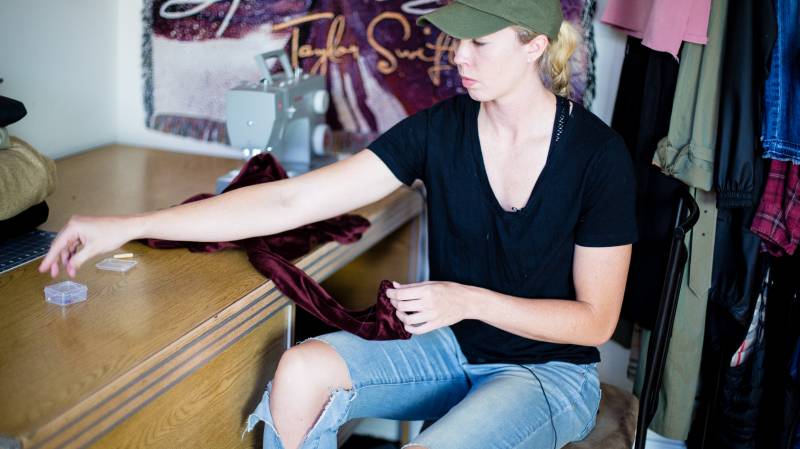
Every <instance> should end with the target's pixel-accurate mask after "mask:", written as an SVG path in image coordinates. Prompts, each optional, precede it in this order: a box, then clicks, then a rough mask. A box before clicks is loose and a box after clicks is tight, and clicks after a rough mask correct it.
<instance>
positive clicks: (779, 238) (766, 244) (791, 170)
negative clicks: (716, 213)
mask: <svg viewBox="0 0 800 449" xmlns="http://www.w3.org/2000/svg"><path fill="white" fill-rule="evenodd" d="M750 230H751V231H753V232H754V233H755V234H756V235H758V236H759V237H761V238H762V239H763V242H762V248H763V249H764V250H765V251H767V252H769V253H770V254H772V255H773V256H782V255H785V254H789V255H792V254H794V252H795V250H796V249H797V245H798V243H800V165H796V164H793V163H791V162H786V161H778V160H771V161H770V162H769V174H768V175H767V183H766V185H765V187H764V194H763V195H762V197H761V203H760V204H759V205H758V210H757V211H756V215H755V217H754V218H753V223H752V225H750Z"/></svg>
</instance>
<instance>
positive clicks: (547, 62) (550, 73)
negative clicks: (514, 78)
mask: <svg viewBox="0 0 800 449" xmlns="http://www.w3.org/2000/svg"><path fill="white" fill-rule="evenodd" d="M514 29H515V31H516V32H517V38H519V40H520V42H522V43H523V44H527V43H528V42H530V41H532V40H533V39H534V38H535V37H536V36H538V35H540V34H541V33H537V32H535V31H531V30H529V29H527V28H525V27H522V26H519V25H517V26H514ZM581 40H582V37H581V34H580V33H579V32H578V30H577V29H575V27H574V26H573V25H572V24H571V23H569V22H568V21H566V20H564V21H562V22H561V27H560V28H559V29H558V37H557V38H556V40H555V41H551V42H550V45H548V46H547V49H545V51H544V54H542V57H541V58H540V59H539V75H540V76H541V78H542V81H543V82H544V83H545V85H547V86H549V87H550V90H551V91H553V93H554V94H556V95H561V96H564V97H568V96H569V94H570V91H571V89H570V85H569V79H570V68H569V59H570V58H571V57H572V54H573V53H574V52H575V49H576V48H577V47H578V44H580V43H581Z"/></svg>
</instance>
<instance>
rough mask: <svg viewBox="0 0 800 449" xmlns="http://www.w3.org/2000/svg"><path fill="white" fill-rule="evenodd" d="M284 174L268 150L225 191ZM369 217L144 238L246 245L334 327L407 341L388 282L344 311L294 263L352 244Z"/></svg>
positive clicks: (210, 247)
mask: <svg viewBox="0 0 800 449" xmlns="http://www.w3.org/2000/svg"><path fill="white" fill-rule="evenodd" d="M284 178H286V172H285V171H284V170H283V168H282V167H281V166H280V164H279V163H278V161H276V160H275V158H273V157H272V155H271V154H269V153H265V154H260V155H258V156H255V157H253V158H252V159H250V160H249V161H248V162H247V164H245V166H244V167H243V168H242V170H241V172H240V173H239V175H238V176H237V177H236V178H234V180H233V181H232V182H231V184H230V185H229V186H228V187H227V188H226V189H225V190H224V191H223V193H224V192H228V191H230V190H234V189H238V188H240V187H245V186H249V185H253V184H259V183H263V182H270V181H277V180H279V179H284ZM212 196H214V195H213V194H207V193H204V194H200V195H195V196H193V197H191V198H189V199H187V200H186V201H184V203H189V202H192V201H198V200H202V199H205V198H209V197H212ZM369 225H370V223H369V221H368V220H367V219H365V218H363V217H360V216H358V215H350V214H345V215H340V216H338V217H334V218H331V219H329V220H324V221H320V222H316V223H312V224H309V225H306V226H302V227H300V228H297V229H292V230H290V231H286V232H281V233H279V234H275V235H270V236H264V237H254V238H249V239H244V240H238V241H235V242H213V243H204V242H174V241H167V240H156V239H146V240H144V241H143V242H144V243H145V244H146V245H148V246H150V247H153V248H159V249H170V248H188V249H189V251H192V252H214V251H219V250H223V249H231V248H242V249H244V250H245V251H246V252H247V256H248V258H249V259H250V263H252V264H253V266H254V267H255V268H256V270H258V271H259V272H260V273H261V274H263V275H264V276H266V277H267V278H269V279H270V280H272V282H273V283H274V284H275V286H276V287H277V288H278V290H280V291H281V292H282V293H283V294H285V295H286V296H288V297H289V298H291V299H292V300H294V302H295V303H296V304H297V305H298V306H299V307H301V308H303V309H304V310H306V311H307V312H309V313H310V314H312V315H314V316H315V317H316V318H318V319H319V320H321V321H322V322H324V323H325V324H328V325H330V326H334V327H336V328H339V329H342V330H345V331H348V332H351V333H353V334H355V335H358V336H359V337H362V338H365V339H367V340H395V339H407V338H410V337H411V334H409V333H408V332H406V330H405V329H404V327H403V323H402V322H401V321H400V320H399V319H398V318H397V316H396V315H395V313H394V307H392V305H391V302H390V301H389V299H388V298H387V297H386V289H387V288H389V287H391V283H390V282H389V281H383V282H381V285H380V288H379V290H378V295H377V302H376V304H375V305H374V306H372V307H369V308H367V309H364V310H359V311H351V310H347V309H345V308H344V307H343V306H342V305H341V304H339V303H338V302H337V301H336V300H335V299H334V298H333V297H331V295H330V294H328V292H326V291H325V289H323V288H322V286H320V285H319V283H317V282H316V281H315V280H314V279H313V278H312V277H310V276H309V275H307V274H306V273H305V272H303V270H301V269H299V268H297V267H296V266H294V265H293V264H292V263H291V262H290V261H291V260H293V259H296V258H298V257H300V256H303V255H304V254H307V253H308V252H310V251H311V250H312V249H314V247H316V246H318V245H320V244H323V243H326V242H329V241H331V240H335V241H337V242H339V243H345V244H346V243H352V242H355V241H357V240H358V239H360V238H361V235H362V234H363V233H364V231H365V230H366V229H367V228H368V227H369Z"/></svg>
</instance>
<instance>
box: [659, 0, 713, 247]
mask: <svg viewBox="0 0 800 449" xmlns="http://www.w3.org/2000/svg"><path fill="white" fill-rule="evenodd" d="M727 13H728V0H714V2H713V3H712V6H711V18H710V20H709V26H708V43H707V44H706V45H705V46H703V45H698V44H690V43H686V44H684V45H683V49H682V50H681V64H680V69H679V71H678V82H677V86H676V88H675V101H674V102H673V103H672V116H671V117H670V120H669V134H668V135H667V137H665V138H663V139H661V140H660V141H659V142H658V149H657V150H656V154H655V156H654V157H653V164H655V165H657V166H659V167H661V171H662V172H664V174H666V175H668V176H672V177H674V178H677V179H680V180H681V181H683V182H684V183H686V184H687V185H688V186H690V187H697V188H698V189H702V190H705V191H710V190H711V188H712V185H713V179H714V153H715V152H716V146H717V118H718V113H719V85H720V79H721V78H722V49H723V47H724V38H725V24H726V19H727ZM709 256H710V255H709Z"/></svg>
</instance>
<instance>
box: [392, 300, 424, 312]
mask: <svg viewBox="0 0 800 449" xmlns="http://www.w3.org/2000/svg"><path fill="white" fill-rule="evenodd" d="M391 303H392V305H393V306H394V308H395V309H397V310H402V311H403V312H419V311H421V310H423V308H424V307H425V305H426V303H425V302H424V300H422V299H409V300H405V301H403V300H397V299H392V300H391Z"/></svg>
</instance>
